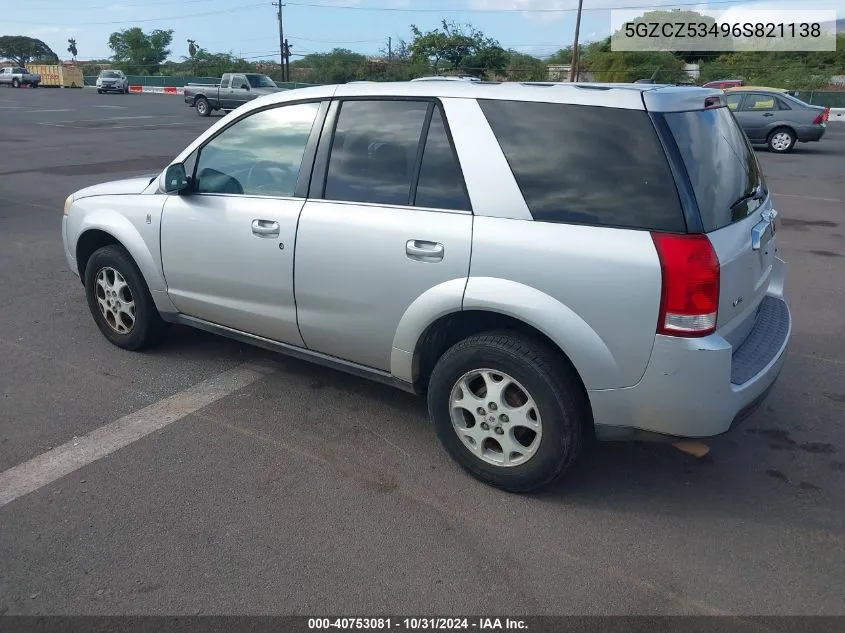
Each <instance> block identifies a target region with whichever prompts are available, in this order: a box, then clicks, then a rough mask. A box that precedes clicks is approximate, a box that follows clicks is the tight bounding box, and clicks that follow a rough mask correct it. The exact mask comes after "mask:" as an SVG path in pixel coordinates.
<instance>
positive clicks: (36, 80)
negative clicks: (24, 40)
mask: <svg viewBox="0 0 845 633" xmlns="http://www.w3.org/2000/svg"><path fill="white" fill-rule="evenodd" d="M40 83H41V75H39V74H38V73H31V72H29V71H28V70H27V69H26V68H23V67H22V66H8V67H6V68H0V84H5V85H7V86H12V87H13V88H20V87H21V86H32V87H33V88H37V87H38V84H40Z"/></svg>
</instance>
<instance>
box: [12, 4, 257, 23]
mask: <svg viewBox="0 0 845 633" xmlns="http://www.w3.org/2000/svg"><path fill="white" fill-rule="evenodd" d="M266 6H267V5H266V4H265V3H263V2H261V3H258V4H245V5H243V6H240V7H236V8H233V9H220V10H217V11H204V12H203V13H186V14H183V15H165V16H161V17H159V18H145V19H142V20H135V19H129V18H126V19H124V20H111V21H108V22H43V21H40V20H39V21H38V22H33V21H30V20H14V21H13V22H14V23H16V24H37V25H40V26H103V25H113V24H139V23H142V22H169V21H170V20H182V19H184V18H202V17H206V16H209V15H220V14H223V13H240V12H242V11H245V10H247V9H255V8H257V7H266Z"/></svg>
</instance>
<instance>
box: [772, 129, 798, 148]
mask: <svg viewBox="0 0 845 633" xmlns="http://www.w3.org/2000/svg"><path fill="white" fill-rule="evenodd" d="M797 140H798V139H797V137H796V136H795V132H793V131H792V130H790V129H787V128H780V129H778V130H775V131H774V132H772V133H771V134H769V139H768V141H767V143H766V144H767V145H768V147H769V151H770V152H775V153H776V154H786V153H788V152H791V151H792V150H793V149H794V148H795V143H796V141H797Z"/></svg>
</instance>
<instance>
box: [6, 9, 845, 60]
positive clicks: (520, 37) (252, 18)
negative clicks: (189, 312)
mask: <svg viewBox="0 0 845 633" xmlns="http://www.w3.org/2000/svg"><path fill="white" fill-rule="evenodd" d="M806 1H807V0H792V1H784V0H771V1H764V2H754V1H752V2H749V1H748V0H710V1H709V2H696V3H694V2H692V1H690V0H686V1H685V0H681V1H680V2H675V3H671V2H669V1H668V0H638V1H637V0H584V12H583V17H582V22H581V41H582V42H588V41H594V40H597V39H602V38H604V37H606V36H608V35H610V25H611V18H610V12H609V11H608V9H609V8H626V9H627V8H640V7H643V8H644V9H645V8H652V7H657V6H664V7H667V8H683V9H690V10H697V11H701V12H706V13H710V14H714V15H718V14H719V13H722V12H725V11H727V10H731V11H733V12H735V11H737V10H741V9H742V8H744V7H755V8H759V7H765V8H772V9H793V10H800V9H801V6H802V5H801V2H806ZM0 4H7V5H11V6H6V7H4V9H3V20H2V22H0V34H2V35H28V36H31V37H37V38H39V39H41V40H43V41H44V42H46V43H47V45H49V46H50V47H51V48H52V49H53V50H54V51H55V52H56V53H57V54H58V55H59V57H61V58H62V59H69V58H70V55H69V53H68V52H67V47H68V44H67V39H68V38H69V37H74V38H76V41H77V48H78V51H79V57H78V58H79V59H80V60H88V59H104V58H108V57H109V56H110V55H111V51H110V50H109V47H108V38H109V35H110V34H111V33H112V32H114V31H118V30H121V29H125V28H130V27H133V26H140V27H141V28H143V29H144V30H145V31H150V30H153V29H173V31H174V33H173V42H172V44H171V51H172V52H171V55H170V58H171V59H174V60H180V59H182V58H184V57H185V56H187V55H188V50H187V49H188V43H187V39H188V38H191V39H194V40H196V42H197V45H198V46H201V47H203V48H206V49H208V50H210V51H212V52H224V53H225V52H228V53H233V54H235V55H238V56H242V57H244V58H249V59H274V58H275V57H277V56H278V51H279V45H278V26H277V21H276V17H275V16H276V13H275V12H276V8H275V7H274V6H273V5H272V0H263V1H261V0H169V1H168V0H148V1H146V2H145V1H143V0H84V1H83V0H3V2H2V3H0ZM577 5H578V0H286V2H285V4H284V8H283V15H284V29H285V35H286V37H287V38H288V40H289V42H290V46H291V53H292V55H294V59H295V58H296V56H298V55H303V54H306V53H311V52H324V51H328V50H331V49H332V48H349V49H352V50H354V51H356V52H360V53H363V54H368V55H375V54H378V53H379V51H380V50H382V49H385V48H386V46H387V42H388V38H389V37H392V38H393V41H394V42H396V41H397V40H398V39H400V38H402V39H405V40H406V41H407V40H410V39H411V33H410V25H412V24H415V25H417V26H418V27H419V28H420V29H422V30H423V31H425V30H427V29H430V28H434V27H436V26H438V25H439V23H440V21H441V20H442V19H444V18H445V19H450V20H454V21H456V22H458V23H471V24H472V25H473V26H474V27H476V28H478V29H480V30H481V31H483V32H484V33H485V34H486V35H488V36H490V37H493V38H495V39H497V40H498V41H499V43H500V44H501V45H502V46H504V47H505V48H512V49H515V50H517V51H520V52H524V53H528V54H532V55H536V56H539V57H544V56H547V55H550V54H552V53H554V52H555V51H557V50H558V49H560V48H562V47H564V46H567V45H569V44H571V43H572V39H573V34H574V30H575V16H576V9H577ZM803 6H804V7H809V6H810V5H809V4H804V5H803ZM812 8H813V9H833V10H837V12H838V17H839V18H843V17H845V0H814V2H813V3H812Z"/></svg>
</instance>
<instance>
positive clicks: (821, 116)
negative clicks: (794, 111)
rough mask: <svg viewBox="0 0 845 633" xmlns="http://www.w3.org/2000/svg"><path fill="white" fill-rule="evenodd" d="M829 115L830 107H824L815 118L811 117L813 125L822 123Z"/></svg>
mask: <svg viewBox="0 0 845 633" xmlns="http://www.w3.org/2000/svg"><path fill="white" fill-rule="evenodd" d="M829 116H830V108H825V109H824V110H823V111H822V112H821V114H819V116H817V117H816V118H815V119H813V125H821V124H822V123H825V122H826V121H827V120H828V117H829Z"/></svg>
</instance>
